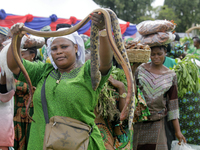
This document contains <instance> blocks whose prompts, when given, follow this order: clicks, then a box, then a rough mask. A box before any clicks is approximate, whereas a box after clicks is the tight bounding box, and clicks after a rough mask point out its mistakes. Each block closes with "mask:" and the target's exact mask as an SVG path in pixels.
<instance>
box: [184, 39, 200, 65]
mask: <svg viewBox="0 0 200 150" xmlns="http://www.w3.org/2000/svg"><path fill="white" fill-rule="evenodd" d="M192 40H193V43H194V47H193V48H190V49H189V50H188V51H187V54H193V55H197V56H198V60H199V61H200V39H199V37H198V36H194V37H193V38H192Z"/></svg>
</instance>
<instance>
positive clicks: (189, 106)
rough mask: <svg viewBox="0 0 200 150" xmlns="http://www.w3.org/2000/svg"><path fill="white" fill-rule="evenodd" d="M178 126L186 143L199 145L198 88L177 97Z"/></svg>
mask: <svg viewBox="0 0 200 150" xmlns="http://www.w3.org/2000/svg"><path fill="white" fill-rule="evenodd" d="M179 109H180V119H179V122H180V128H181V132H182V134H183V135H184V136H185V138H186V140H187V143H190V144H196V145H200V90H199V91H198V92H197V93H192V92H188V93H187V94H186V95H185V96H184V98H182V99H179Z"/></svg>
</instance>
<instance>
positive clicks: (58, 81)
mask: <svg viewBox="0 0 200 150" xmlns="http://www.w3.org/2000/svg"><path fill="white" fill-rule="evenodd" d="M62 75H63V73H62V74H61V76H60V78H59V79H58V80H57V81H56V83H57V84H59V83H60V80H61V78H62Z"/></svg>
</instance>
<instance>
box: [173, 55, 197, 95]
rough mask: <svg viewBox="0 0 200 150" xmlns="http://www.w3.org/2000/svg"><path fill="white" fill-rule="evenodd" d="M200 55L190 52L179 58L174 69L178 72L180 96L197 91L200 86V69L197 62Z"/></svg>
mask: <svg viewBox="0 0 200 150" xmlns="http://www.w3.org/2000/svg"><path fill="white" fill-rule="evenodd" d="M197 58H198V56H196V55H191V54H188V55H186V57H185V58H184V59H182V60H180V59H179V58H177V59H176V60H175V61H176V63H177V65H175V66H174V67H173V69H172V70H174V71H175V72H176V75H177V82H178V97H180V98H183V97H184V95H185V94H186V93H187V92H189V91H190V92H194V93H196V92H197V91H198V90H199V87H200V81H199V69H198V67H197V65H196V63H195V59H197Z"/></svg>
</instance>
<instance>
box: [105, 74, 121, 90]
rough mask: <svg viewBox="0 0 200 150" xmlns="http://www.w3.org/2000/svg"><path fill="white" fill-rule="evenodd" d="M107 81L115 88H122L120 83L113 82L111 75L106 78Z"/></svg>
mask: <svg viewBox="0 0 200 150" xmlns="http://www.w3.org/2000/svg"><path fill="white" fill-rule="evenodd" d="M108 81H109V82H110V83H111V84H112V85H113V86H114V87H115V88H120V87H123V86H124V84H123V83H122V82H121V81H118V80H115V79H114V78H113V76H112V75H110V77H109V78H108Z"/></svg>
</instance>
